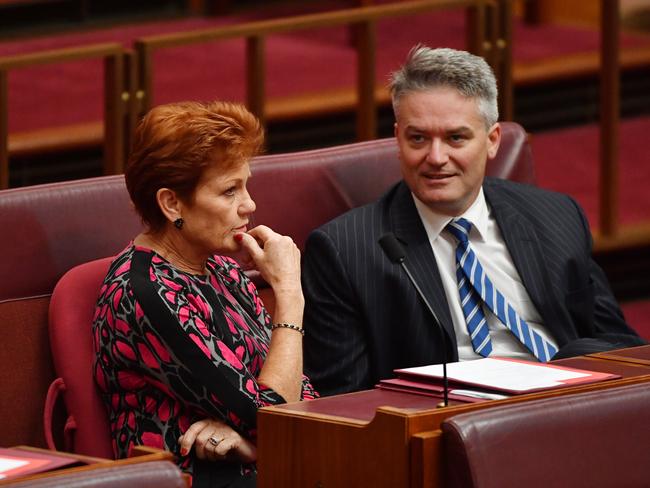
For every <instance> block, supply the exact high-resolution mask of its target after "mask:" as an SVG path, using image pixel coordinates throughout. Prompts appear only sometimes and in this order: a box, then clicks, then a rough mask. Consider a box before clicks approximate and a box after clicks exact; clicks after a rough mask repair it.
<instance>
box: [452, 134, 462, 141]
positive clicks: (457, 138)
mask: <svg viewBox="0 0 650 488" xmlns="http://www.w3.org/2000/svg"><path fill="white" fill-rule="evenodd" d="M449 140H450V141H452V142H462V141H464V140H465V136H463V135H461V134H452V135H451V136H449Z"/></svg>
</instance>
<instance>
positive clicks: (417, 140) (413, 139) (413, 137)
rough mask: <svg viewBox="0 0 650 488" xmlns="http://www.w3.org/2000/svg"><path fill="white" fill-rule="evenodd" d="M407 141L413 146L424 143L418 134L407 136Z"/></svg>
mask: <svg viewBox="0 0 650 488" xmlns="http://www.w3.org/2000/svg"><path fill="white" fill-rule="evenodd" d="M409 139H410V140H411V142H413V143H415V144H420V143H422V142H424V137H423V136H421V135H419V134H413V135H411V136H409Z"/></svg>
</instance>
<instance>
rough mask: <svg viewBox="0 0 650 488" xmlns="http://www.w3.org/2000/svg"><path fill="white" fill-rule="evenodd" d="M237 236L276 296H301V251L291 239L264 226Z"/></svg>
mask: <svg viewBox="0 0 650 488" xmlns="http://www.w3.org/2000/svg"><path fill="white" fill-rule="evenodd" d="M237 236H238V241H239V242H240V243H241V246H242V248H243V249H244V250H245V251H246V252H247V253H248V255H249V256H250V259H251V261H252V262H253V263H254V265H255V268H256V269H257V270H258V271H259V272H260V274H261V275H262V278H264V280H265V281H266V282H267V283H268V284H269V285H271V287H272V288H273V291H274V292H275V293H276V294H277V293H283V292H286V293H296V294H302V288H301V286H300V250H299V249H298V246H296V244H295V243H294V242H293V240H292V239H291V237H288V236H283V235H281V234H278V233H277V232H274V231H272V230H271V229H270V228H268V227H266V226H265V225H258V226H257V227H255V228H253V229H251V230H249V231H248V232H247V233H245V234H243V233H242V234H237ZM239 236H241V239H239Z"/></svg>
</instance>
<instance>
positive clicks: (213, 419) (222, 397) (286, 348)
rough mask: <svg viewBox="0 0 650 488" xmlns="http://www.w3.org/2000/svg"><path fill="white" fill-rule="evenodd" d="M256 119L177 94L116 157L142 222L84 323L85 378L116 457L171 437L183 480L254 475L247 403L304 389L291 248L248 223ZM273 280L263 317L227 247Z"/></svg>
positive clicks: (252, 406)
mask: <svg viewBox="0 0 650 488" xmlns="http://www.w3.org/2000/svg"><path fill="white" fill-rule="evenodd" d="M262 143H263V132H262V128H261V126H260V124H259V122H258V120H257V119H256V118H255V117H254V116H253V115H252V114H251V113H250V112H248V111H247V110H246V109H245V108H244V107H242V106H240V105H237V104H231V103H225V102H212V103H190V102H187V103H177V104H170V105H163V106H159V107H156V108H154V109H152V110H151V111H150V112H149V113H148V114H147V115H146V116H145V117H144V119H143V120H142V121H141V123H140V125H139V126H138V129H137V131H136V134H135V142H134V146H133V149H132V153H131V156H130V158H129V162H128V164H127V167H126V171H125V178H126V185H127V188H128V191H129V195H130V196H131V200H132V201H133V205H134V207H135V209H136V211H137V212H138V213H139V215H140V217H141V218H142V221H143V223H144V225H145V230H144V231H143V232H142V233H141V234H139V235H138V236H136V237H135V238H134V239H133V242H131V243H130V245H129V246H128V247H127V248H126V249H125V250H124V251H122V252H121V253H120V254H119V255H118V256H117V257H116V259H115V260H114V262H113V263H112V265H111V267H110V269H109V272H108V275H107V277H106V279H105V280H104V283H103V285H102V288H101V290H100V297H99V300H98V302H97V308H96V312H95V318H94V323H93V332H94V341H95V350H96V363H95V371H94V373H95V378H96V381H97V383H98V385H99V387H100V389H101V390H102V392H103V397H104V399H105V402H106V405H107V406H108V411H109V416H110V423H111V426H112V433H113V439H114V450H115V453H116V455H117V456H118V457H124V456H127V455H128V453H129V450H130V449H131V447H133V446H135V445H147V446H152V447H158V448H162V449H167V450H170V451H172V452H173V453H174V454H176V456H177V457H178V459H179V465H180V466H181V468H182V469H184V470H186V471H187V472H190V473H192V474H193V486H195V487H197V486H198V487H200V486H254V484H255V459H256V451H255V421H256V412H257V409H258V408H259V407H262V406H265V405H273V404H278V403H283V402H285V401H298V400H301V399H309V398H313V397H314V396H315V395H316V394H315V392H314V391H313V389H312V387H311V385H310V384H309V381H308V380H307V378H306V377H304V376H303V374H302V336H303V330H302V314H303V306H304V299H303V295H302V289H301V285H300V252H299V250H298V248H297V247H296V245H295V244H294V243H293V241H292V240H291V239H290V238H289V237H286V236H281V235H279V234H277V233H275V232H273V231H272V230H271V229H269V228H268V227H264V226H258V227H253V228H249V225H250V217H251V215H252V213H253V212H254V211H255V203H254V202H253V200H252V199H251V197H250V195H249V194H248V191H247V189H246V182H247V180H248V178H249V176H250V169H249V160H250V159H251V158H252V157H253V156H255V155H256V154H257V153H258V152H259V151H260V148H261V146H262ZM238 251H243V253H244V254H245V255H246V256H247V260H249V261H250V263H251V264H252V265H253V266H254V267H255V268H257V269H258V270H259V272H260V273H261V275H262V277H263V278H264V279H265V280H266V281H267V282H268V283H269V284H270V286H271V287H272V289H273V292H274V295H275V299H276V305H275V312H274V317H273V320H272V319H271V317H270V315H269V313H268V312H267V310H266V309H265V308H264V305H263V304H262V301H261V300H260V298H259V296H258V294H257V290H256V288H255V286H254V285H253V283H252V282H251V281H250V280H249V278H248V277H247V276H246V275H245V274H244V273H243V271H242V270H241V268H240V267H239V265H238V264H237V262H236V261H234V260H233V259H231V258H229V257H226V256H224V255H223V254H226V253H227V254H232V253H234V252H238Z"/></svg>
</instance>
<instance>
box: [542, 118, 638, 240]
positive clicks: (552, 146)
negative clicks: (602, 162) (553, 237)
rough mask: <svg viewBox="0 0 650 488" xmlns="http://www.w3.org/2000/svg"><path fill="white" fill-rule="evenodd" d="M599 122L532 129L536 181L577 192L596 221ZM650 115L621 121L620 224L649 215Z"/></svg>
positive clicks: (574, 195)
mask: <svg viewBox="0 0 650 488" xmlns="http://www.w3.org/2000/svg"><path fill="white" fill-rule="evenodd" d="M598 134H599V133H598V127H597V126H595V125H589V126H581V127H575V128H570V129H562V130H556V131H549V132H542V133H539V134H533V135H532V138H531V144H532V148H533V156H534V158H535V168H536V171H537V182H538V185H539V186H541V187H543V188H548V189H551V190H556V191H559V192H562V193H568V194H570V195H572V196H573V197H575V198H576V199H577V200H578V202H579V203H580V204H581V205H582V207H583V208H584V209H585V212H586V213H587V217H588V218H589V222H590V224H591V225H592V226H593V227H596V226H597V223H598V184H599V181H598V164H599V163H598V157H599V156H598V152H599V148H598V144H599V137H598ZM648 134H650V118H648V117H641V118H636V119H630V120H625V121H623V122H622V124H621V134H620V137H621V138H620V152H619V158H620V161H619V171H620V173H619V193H620V195H619V202H620V203H619V218H620V222H621V223H622V224H632V223H635V222H639V221H648V220H649V219H650V195H649V194H648V188H650V145H648V144H647V139H646V137H648Z"/></svg>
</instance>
